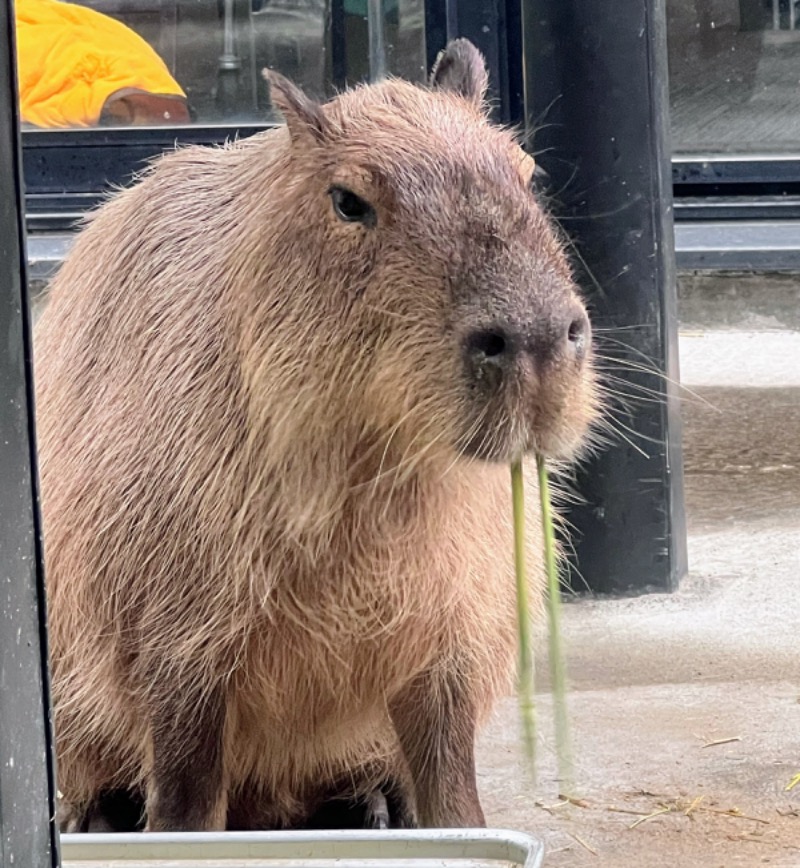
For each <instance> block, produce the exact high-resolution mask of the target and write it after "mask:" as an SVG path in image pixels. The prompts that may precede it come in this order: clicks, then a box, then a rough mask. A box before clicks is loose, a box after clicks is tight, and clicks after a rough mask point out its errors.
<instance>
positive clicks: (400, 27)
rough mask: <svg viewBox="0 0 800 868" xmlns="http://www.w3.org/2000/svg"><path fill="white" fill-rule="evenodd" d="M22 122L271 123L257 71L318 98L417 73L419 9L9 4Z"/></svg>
mask: <svg viewBox="0 0 800 868" xmlns="http://www.w3.org/2000/svg"><path fill="white" fill-rule="evenodd" d="M16 8H17V39H18V59H19V80H20V92H21V104H22V114H23V123H25V124H26V125H27V126H29V127H31V126H32V127H42V128H55V127H81V126H98V125H135V124H146V125H157V124H162V125H163V124H165V125H168V126H176V125H181V124H184V123H189V122H195V123H200V124H218V123H224V124H232V123H233V124H235V123H264V122H266V121H269V120H271V119H272V115H271V114H270V103H269V96H268V92H267V87H266V84H265V82H264V80H263V78H262V76H261V70H263V69H264V68H265V67H270V68H273V69H277V70H279V71H280V72H282V73H283V74H284V75H287V76H288V77H289V78H291V79H292V80H293V81H295V82H296V83H297V84H298V85H300V87H302V88H303V89H304V90H306V91H307V92H308V93H309V94H310V95H312V96H315V97H316V98H319V99H323V98H326V97H328V96H331V95H332V94H333V93H334V92H335V90H337V89H340V88H341V87H343V86H345V85H347V84H353V83H356V82H359V81H368V80H375V79H376V78H380V77H383V76H384V75H385V74H394V75H400V76H402V77H404V78H410V79H412V80H417V81H419V80H422V79H423V78H424V75H425V29H424V0H78V2H77V3H66V2H61V0H17V7H16Z"/></svg>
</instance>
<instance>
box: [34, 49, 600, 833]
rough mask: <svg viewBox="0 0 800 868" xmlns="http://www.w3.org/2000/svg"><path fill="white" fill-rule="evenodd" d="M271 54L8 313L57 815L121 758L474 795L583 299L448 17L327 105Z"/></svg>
mask: <svg viewBox="0 0 800 868" xmlns="http://www.w3.org/2000/svg"><path fill="white" fill-rule="evenodd" d="M269 78H270V86H271V92H272V98H273V102H274V103H275V105H276V106H277V107H279V108H280V110H281V112H282V114H283V116H284V118H285V121H286V123H285V125H284V126H281V127H277V128H274V129H272V130H269V131H266V132H264V133H260V134H257V135H254V136H252V137H250V138H247V139H245V140H241V141H236V142H234V143H232V144H229V145H227V146H226V147H220V148H201V147H186V148H182V149H179V150H177V151H176V152H174V153H172V154H169V155H167V156H165V157H163V158H162V159H160V160H159V161H158V162H157V164H156V165H155V166H154V167H153V168H152V169H151V170H149V171H148V172H146V173H145V175H144V176H143V177H142V178H140V179H139V180H138V182H137V183H135V184H133V185H132V186H131V187H130V188H129V189H127V190H125V191H123V192H120V193H118V194H116V195H115V196H114V197H113V198H111V199H110V200H109V201H108V202H107V203H105V204H104V205H103V206H102V207H101V208H100V209H98V211H97V212H96V213H95V214H94V215H93V216H92V218H91V220H90V221H89V222H88V224H87V225H86V226H85V227H84V228H83V230H82V231H81V232H80V233H79V235H78V237H77V239H76V241H75V244H74V247H73V249H72V251H71V253H70V255H69V257H68V258H67V261H66V262H65V263H64V265H63V267H62V269H61V271H60V273H59V274H58V275H57V277H56V278H55V280H54V282H53V285H52V289H51V292H50V296H49V300H48V303H47V307H46V309H45V310H44V313H43V314H42V317H41V319H40V321H39V323H38V325H37V333H36V353H37V357H36V385H37V401H38V430H39V455H40V462H41V490H42V498H43V514H44V527H45V549H46V569H47V577H48V579H47V581H48V593H49V617H50V642H51V649H52V658H51V666H52V670H51V671H52V690H53V697H54V707H55V726H56V738H57V762H58V774H59V789H60V791H61V793H62V797H63V802H62V810H63V811H64V814H63V816H64V817H66V818H68V819H67V820H65V826H66V827H77V826H70V820H69V818H72V822H73V823H76V822H78V821H76V818H79V817H81V816H82V815H83V816H85V815H86V813H87V812H88V811H91V810H92V806H93V805H94V804H95V803H96V801H97V799H98V798H99V797H100V794H102V793H103V792H113V791H119V790H121V791H129V792H138V793H141V794H142V797H143V799H144V804H145V812H146V828H147V829H148V830H191V829H195V830H204V829H205V830H213V829H224V828H226V827H228V828H233V827H236V828H241V827H250V828H275V827H284V828H285V827H291V826H293V825H297V824H299V823H302V822H303V820H304V819H305V818H306V817H307V816H308V815H309V813H310V812H311V811H312V810H314V809H315V806H316V801H315V800H318V798H319V793H320V792H322V791H324V790H325V788H326V787H328V786H333V784H334V782H337V781H343V780H344V781H351V782H352V786H353V788H354V789H356V790H358V791H359V792H362V793H369V792H370V788H371V787H373V786H380V785H381V783H382V781H383V778H382V775H383V771H382V770H389V771H390V772H391V780H393V781H401V780H402V781H405V782H406V783H405V786H406V787H407V791H408V794H409V798H410V802H411V804H412V806H413V805H415V817H416V821H418V822H419V823H421V824H423V825H426V826H451V827H457V826H479V825H482V824H483V822H484V817H483V813H482V810H481V806H480V802H479V798H478V794H477V789H476V781H475V768H474V756H473V743H474V737H475V732H476V727H477V726H478V725H479V724H480V723H481V721H483V720H484V719H485V717H486V715H487V713H488V712H489V710H490V709H491V708H492V705H493V703H494V701H495V700H496V699H497V698H498V696H499V695H501V694H503V693H504V692H506V691H507V690H508V689H509V688H510V686H511V684H512V682H513V673H514V664H515V640H516V630H515V624H516V620H515V589H514V581H513V570H512V528H511V507H510V485H509V472H508V462H509V460H510V459H511V458H513V457H514V456H517V455H521V454H523V453H531V452H534V451H538V452H540V453H542V454H545V455H546V456H549V457H551V458H555V459H562V458H569V457H571V456H573V455H575V454H576V451H577V450H579V449H580V448H581V447H582V444H583V443H584V442H585V438H586V435H587V431H588V430H589V427H590V426H591V423H592V420H593V418H594V416H595V413H596V398H595V395H596V390H595V380H594V375H593V371H592V358H591V337H590V327H589V324H588V320H587V316H586V312H585V309H584V306H583V304H582V303H581V301H580V300H579V297H578V295H577V293H576V290H575V286H574V284H573V280H572V277H571V273H570V269H569V266H568V262H567V258H566V256H565V254H564V251H563V249H562V245H561V243H560V241H559V240H558V238H557V235H556V233H555V232H554V231H553V228H552V226H551V225H550V223H549V221H548V219H547V217H546V216H545V214H544V212H543V210H542V209H541V207H540V206H539V204H537V201H536V198H535V196H534V195H533V194H532V192H531V189H530V180H531V175H532V172H533V168H534V166H533V161H532V160H531V159H530V157H528V156H526V155H525V153H524V152H523V150H522V149H521V148H520V147H519V145H518V144H517V142H516V141H515V139H514V136H513V135H512V134H511V132H510V131H508V130H506V129H503V128H500V127H498V126H496V125H494V124H493V123H491V122H490V120H489V118H488V114H487V109H486V105H485V91H486V72H485V67H484V63H483V58H482V57H481V56H480V54H479V53H478V52H477V50H476V49H475V48H474V47H473V46H472V45H471V44H470V43H468V42H465V41H456V42H454V43H451V44H450V45H449V46H448V48H446V49H445V50H444V52H443V53H442V55H441V56H440V58H439V60H438V61H437V64H436V66H435V68H434V71H433V73H432V76H431V82H430V83H429V86H419V85H414V84H411V83H408V82H403V81H399V80H387V81H383V82H380V83H377V84H373V85H369V86H362V87H358V88H355V89H352V90H350V91H347V92H345V93H342V94H340V95H339V96H337V97H336V98H334V99H333V100H332V101H330V102H328V103H326V104H324V105H320V104H317V103H315V102H312V101H311V100H310V99H308V98H307V97H306V96H305V95H303V94H302V93H301V92H300V91H299V90H298V89H296V88H295V87H294V86H293V85H292V84H290V83H289V82H288V81H286V80H285V79H284V78H282V77H280V76H279V75H277V74H270V75H269ZM531 548H532V553H531V557H536V554H535V547H533V546H532V547H531Z"/></svg>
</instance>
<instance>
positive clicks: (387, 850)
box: [61, 829, 544, 868]
mask: <svg viewBox="0 0 800 868" xmlns="http://www.w3.org/2000/svg"><path fill="white" fill-rule="evenodd" d="M61 856H62V864H63V865H64V866H65V868H97V866H98V865H103V866H107V868H116V866H119V868H190V866H192V868H261V866H264V868H334V866H335V868H476V866H481V868H484V866H486V868H490V866H491V868H506V866H522V868H541V865H542V860H543V858H544V847H543V845H542V843H541V842H540V841H537V840H536V839H534V838H531V837H529V836H528V835H523V834H522V833H520V832H509V831H504V830H499V829H424V830H423V829H418V830H413V831H412V830H408V831H406V830H403V831H400V830H397V831H386V832H378V831H363V832H361V831H357V832H350V831H346V832H343V831H335V832H186V833H180V834H174V833H149V834H112V835H106V834H104V835H91V834H86V835H62V836H61Z"/></svg>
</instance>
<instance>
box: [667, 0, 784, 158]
mask: <svg viewBox="0 0 800 868" xmlns="http://www.w3.org/2000/svg"><path fill="white" fill-rule="evenodd" d="M667 17H668V41H669V62H670V102H671V108H672V134H673V143H674V149H675V151H676V152H677V153H678V154H681V153H698V152H703V153H731V154H735V153H748V152H750V153H752V152H755V151H758V152H760V153H764V152H781V151H784V152H785V151H790V150H791V151H794V150H797V149H798V147H799V146H800V4H798V2H797V0H668V2H667Z"/></svg>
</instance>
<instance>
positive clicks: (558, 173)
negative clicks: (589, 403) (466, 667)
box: [522, 0, 687, 593]
mask: <svg viewBox="0 0 800 868" xmlns="http://www.w3.org/2000/svg"><path fill="white" fill-rule="evenodd" d="M522 8H523V43H524V58H525V70H524V80H525V105H526V122H527V124H528V129H529V132H532V133H533V149H534V151H535V152H536V153H537V154H538V155H539V156H538V161H539V163H540V164H541V165H542V167H543V168H544V169H545V170H546V171H547V172H548V174H549V176H550V184H549V188H550V192H551V194H552V195H553V196H554V198H555V199H556V200H557V202H558V204H556V205H555V206H554V209H555V213H556V215H557V216H559V217H560V219H561V222H562V225H563V227H564V229H565V230H566V232H567V234H568V235H569V236H570V237H571V238H572V240H573V242H574V253H575V257H574V258H575V262H576V265H577V270H578V273H579V278H580V281H581V283H582V285H583V286H584V287H585V289H586V291H587V294H588V297H589V300H590V305H591V308H592V320H593V323H594V326H595V329H596V333H597V344H598V354H599V356H601V358H600V359H599V364H600V366H601V367H602V369H603V371H604V374H605V376H606V380H607V384H608V386H609V388H612V389H615V390H617V391H618V392H620V393H623V395H622V399H623V400H624V402H625V403H626V404H627V410H626V409H624V408H623V407H622V406H621V405H620V402H618V401H611V402H610V404H609V420H610V422H611V424H612V425H614V427H616V429H617V431H618V432H619V433H617V434H615V435H612V437H613V438H614V444H613V446H611V447H610V448H607V449H606V450H605V451H603V452H602V453H601V454H599V455H598V456H597V457H596V458H594V459H592V460H590V461H589V462H588V463H587V465H586V467H585V468H584V469H583V470H582V471H581V472H580V473H579V477H578V487H579V491H580V493H581V495H583V497H584V498H585V500H586V503H585V506H581V507H576V508H574V509H572V510H571V511H570V514H569V519H570V521H571V522H572V524H573V525H574V528H575V531H574V534H573V542H574V545H575V548H576V557H575V563H576V566H577V571H576V572H575V573H574V574H573V575H572V576H571V583H572V585H573V587H575V588H576V589H581V588H583V587H585V585H584V580H585V582H586V583H587V584H588V585H589V587H590V588H591V589H592V590H593V591H596V592H600V593H635V592H640V591H645V590H672V589H674V588H676V587H677V584H678V582H679V580H680V578H681V577H682V576H683V575H684V574H685V572H686V569H687V560H686V530H685V518H684V507H683V468H682V456H681V442H680V413H679V406H678V398H677V395H676V385H675V384H676V383H677V381H678V348H677V315H676V290H675V266H674V245H673V233H672V192H671V186H670V149H669V130H668V105H669V103H668V94H667V57H666V18H665V9H664V0H595V2H592V3H586V2H583V0H522ZM609 359H614V360H615V361H610V360H609ZM612 377H613V378H614V379H612ZM617 378H621V379H617ZM578 571H579V572H578ZM579 575H580V577H579Z"/></svg>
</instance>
